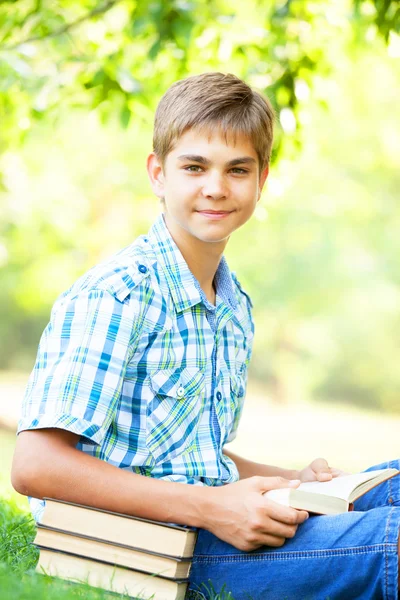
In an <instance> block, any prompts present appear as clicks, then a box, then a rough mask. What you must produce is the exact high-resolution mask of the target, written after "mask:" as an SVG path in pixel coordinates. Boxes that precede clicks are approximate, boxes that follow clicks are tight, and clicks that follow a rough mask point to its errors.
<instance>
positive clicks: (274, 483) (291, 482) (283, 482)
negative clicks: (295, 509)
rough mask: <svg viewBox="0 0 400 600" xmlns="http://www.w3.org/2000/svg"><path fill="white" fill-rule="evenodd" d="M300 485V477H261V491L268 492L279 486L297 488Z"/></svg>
mask: <svg viewBox="0 0 400 600" xmlns="http://www.w3.org/2000/svg"><path fill="white" fill-rule="evenodd" d="M299 485H300V479H285V478H284V477H260V491H261V492H268V491H269V490H277V489H279V488H288V487H290V488H296V487H298V486H299Z"/></svg>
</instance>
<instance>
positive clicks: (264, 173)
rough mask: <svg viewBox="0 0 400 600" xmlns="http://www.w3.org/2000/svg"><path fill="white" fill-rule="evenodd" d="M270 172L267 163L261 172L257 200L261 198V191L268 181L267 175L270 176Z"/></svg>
mask: <svg viewBox="0 0 400 600" xmlns="http://www.w3.org/2000/svg"><path fill="white" fill-rule="evenodd" d="M268 173H269V165H267V166H266V167H265V168H264V169H263V170H262V171H261V174H260V181H259V187H258V198H257V202H258V201H259V199H260V198H261V192H262V191H263V187H264V184H265V182H266V181H267V177H268Z"/></svg>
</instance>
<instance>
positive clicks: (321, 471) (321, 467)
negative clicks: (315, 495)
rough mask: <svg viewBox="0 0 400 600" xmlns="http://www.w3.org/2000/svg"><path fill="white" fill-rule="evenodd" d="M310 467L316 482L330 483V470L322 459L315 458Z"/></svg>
mask: <svg viewBox="0 0 400 600" xmlns="http://www.w3.org/2000/svg"><path fill="white" fill-rule="evenodd" d="M311 467H312V469H313V471H314V473H315V476H316V478H317V481H330V480H331V479H332V473H331V469H330V467H329V465H328V462H327V461H326V460H325V459H324V458H316V459H315V460H314V461H313V462H312V463H311Z"/></svg>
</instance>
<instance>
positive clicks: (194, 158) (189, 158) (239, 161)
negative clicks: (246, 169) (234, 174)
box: [178, 154, 257, 167]
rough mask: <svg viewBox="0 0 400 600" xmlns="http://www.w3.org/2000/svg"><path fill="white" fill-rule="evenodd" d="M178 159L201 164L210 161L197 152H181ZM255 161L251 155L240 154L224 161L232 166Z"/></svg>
mask: <svg viewBox="0 0 400 600" xmlns="http://www.w3.org/2000/svg"><path fill="white" fill-rule="evenodd" d="M178 160H181V161H182V162H184V161H190V162H196V163H199V164H201V165H207V166H208V165H210V164H211V161H210V160H208V158H206V157H205V156H200V155H199V154H182V155H181V156H178ZM256 163H257V161H256V160H255V159H254V158H253V157H251V156H240V157H239V158H234V159H232V160H230V161H229V162H227V163H226V165H227V167H234V166H236V165H245V164H256Z"/></svg>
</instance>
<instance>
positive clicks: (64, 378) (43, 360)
mask: <svg viewBox="0 0 400 600" xmlns="http://www.w3.org/2000/svg"><path fill="white" fill-rule="evenodd" d="M134 313H135V310H134V308H133V306H132V303H129V302H121V301H119V300H118V299H117V298H116V297H115V296H113V295H112V294H111V293H110V292H108V291H104V290H99V289H92V290H85V291H84V292H79V293H78V294H77V295H76V297H74V298H66V299H64V301H63V302H62V303H61V304H59V305H58V306H57V307H56V308H55V309H53V311H52V316H51V320H50V323H49V324H48V326H47V327H46V329H45V331H44V332H43V335H42V338H41V340H40V344H39V349H38V354H37V359H36V363H35V366H34V369H33V371H32V374H31V376H30V378H29V382H28V386H27V389H26V393H25V397H24V400H23V406H22V415H21V419H20V421H19V424H18V433H19V432H21V431H23V430H26V429H42V428H47V427H56V428H61V429H66V430H68V431H71V432H73V433H76V434H78V435H80V436H82V437H83V438H85V441H86V442H89V443H94V444H100V443H101V441H102V440H103V438H104V436H105V434H106V432H107V430H108V428H109V426H110V424H111V422H112V420H113V418H114V416H115V413H116V409H117V407H118V402H119V397H120V393H121V388H122V384H123V380H124V375H125V371H126V367H127V364H128V362H129V360H130V358H131V353H132V347H133V341H134V339H135V335H136V331H135V325H136V322H137V319H135V314H134Z"/></svg>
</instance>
